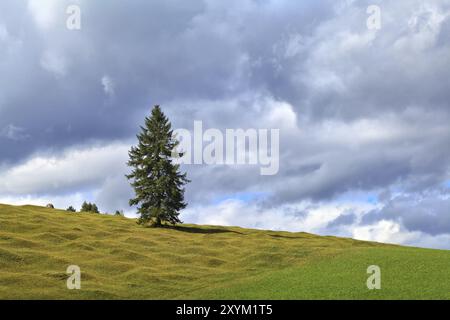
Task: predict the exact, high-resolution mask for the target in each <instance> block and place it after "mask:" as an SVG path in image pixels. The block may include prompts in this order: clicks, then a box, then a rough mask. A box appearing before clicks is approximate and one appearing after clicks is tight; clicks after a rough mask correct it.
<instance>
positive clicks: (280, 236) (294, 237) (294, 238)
mask: <svg viewBox="0 0 450 320" xmlns="http://www.w3.org/2000/svg"><path fill="white" fill-rule="evenodd" d="M268 236H270V237H272V238H282V239H292V240H296V239H307V238H308V237H302V236H282V235H279V234H269V235H268Z"/></svg>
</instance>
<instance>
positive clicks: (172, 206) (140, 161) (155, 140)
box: [127, 106, 189, 227]
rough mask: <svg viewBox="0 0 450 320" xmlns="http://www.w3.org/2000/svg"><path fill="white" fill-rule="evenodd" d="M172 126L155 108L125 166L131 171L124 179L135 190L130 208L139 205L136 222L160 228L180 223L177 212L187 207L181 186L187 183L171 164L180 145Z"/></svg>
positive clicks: (176, 167) (157, 107)
mask: <svg viewBox="0 0 450 320" xmlns="http://www.w3.org/2000/svg"><path fill="white" fill-rule="evenodd" d="M171 127H172V125H171V123H170V122H169V120H168V119H167V117H166V116H165V115H164V113H163V112H162V111H161V108H160V107H159V106H155V107H154V108H153V110H152V112H151V116H150V117H146V118H145V126H141V132H140V133H139V134H138V135H137V138H138V144H137V146H134V147H132V148H131V150H130V152H129V156H130V160H129V161H128V165H129V166H130V167H131V168H132V172H131V174H129V175H127V178H128V179H129V180H130V181H131V186H132V187H133V189H134V191H135V198H133V199H131V200H130V206H134V205H136V206H138V213H139V214H140V218H139V223H140V224H146V223H151V224H153V225H154V226H156V227H159V226H161V225H162V224H163V222H168V223H171V224H176V223H181V221H180V219H179V218H178V215H179V211H180V210H181V209H184V208H185V207H186V205H187V204H186V203H185V202H184V185H185V184H186V183H188V182H189V180H188V179H187V178H186V173H181V172H180V166H179V164H174V163H173V161H172V158H171V157H172V151H174V150H175V148H176V147H177V145H178V144H179V142H178V141H177V140H176V139H175V137H174V135H173V130H172V129H171Z"/></svg>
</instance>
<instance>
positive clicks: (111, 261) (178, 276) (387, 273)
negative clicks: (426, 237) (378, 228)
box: [0, 205, 450, 299]
mask: <svg viewBox="0 0 450 320" xmlns="http://www.w3.org/2000/svg"><path fill="white" fill-rule="evenodd" d="M69 265H78V266H79V267H80V268H81V289H80V290H68V289H67V286H66V281H67V278H68V277H69V275H68V274H67V273H66V270H67V267H68V266H69ZM370 265H378V266H379V267H380V268H381V289H380V290H369V289H368V288H367V286H366V280H367V278H368V277H369V276H370V275H369V274H367V267H368V266H370ZM0 299H450V251H446V250H431V249H420V248H411V247H402V246H395V245H386V244H379V243H373V242H364V241H356V240H352V239H346V238H337V237H323V236H316V235H312V234H307V233H290V232H274V231H262V230H252V229H242V228H237V227H217V226H197V225H181V226H178V227H170V228H169V227H167V228H144V227H142V226H139V225H137V224H136V222H135V221H134V220H132V219H127V218H123V217H120V216H108V215H99V214H91V213H69V212H66V211H60V210H55V209H47V208H41V207H35V206H22V207H14V206H7V205H0Z"/></svg>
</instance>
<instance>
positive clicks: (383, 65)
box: [0, 0, 450, 249]
mask: <svg viewBox="0 0 450 320" xmlns="http://www.w3.org/2000/svg"><path fill="white" fill-rule="evenodd" d="M69 5H77V6H78V7H79V8H80V10H81V29H80V30H70V29H68V28H67V19H68V18H69V16H70V14H68V13H67V8H68V6H69ZM372 5H375V6H378V8H379V9H380V14H381V15H380V17H381V20H380V25H379V26H380V28H378V27H375V28H374V27H373V25H370V23H369V26H372V27H368V19H369V22H370V21H372V22H373V20H370V19H371V18H373V16H372V13H373V12H372V11H370V10H369V13H368V11H367V9H368V7H369V6H372ZM154 104H161V106H162V108H163V111H164V112H165V113H166V114H167V115H168V116H169V118H170V119H171V121H172V124H173V127H174V128H187V129H192V127H193V122H194V121H195V120H201V121H203V126H204V127H206V128H218V129H219V130H225V129H226V128H278V129H280V169H279V172H278V174H277V175H273V176H261V175H260V173H259V167H256V166H249V165H244V166H224V165H215V166H207V165H190V166H184V170H186V171H187V172H188V176H189V178H190V179H191V180H192V183H191V184H190V185H188V187H187V191H186V197H187V200H188V202H189V206H188V208H187V209H186V210H185V211H183V212H182V219H183V220H184V221H185V222H189V223H201V224H221V225H239V226H243V227H255V228H264V229H276V230H290V231H306V232H313V233H318V234H332V235H338V236H348V237H354V238H358V239H367V240H374V241H382V242H392V243H401V244H407V245H414V246H424V247H433V248H446V249H450V148H449V145H450V125H449V124H450V1H449V0H439V1H435V0H430V1H426V2H424V1H422V0H396V1H375V0H370V1H353V0H345V1H344V0H342V1H335V0H333V1H331V0H330V1H307V0H305V1H287V0H286V1H283V0H236V1H214V0H190V1H181V0H180V1H176V0H169V1H167V0H164V1H162V0H159V1H148V0H145V1H144V0H129V1H120V0H108V1H89V0H78V1H77V0H71V1H66V0H14V1H13V0H10V1H1V2H0V147H1V152H0V177H1V179H0V202H1V203H11V204H26V203H27V204H28V203H32V204H44V205H45V204H46V203H48V202H52V203H54V204H55V205H56V206H57V207H60V208H66V207H68V206H69V205H73V206H76V207H78V208H79V206H80V204H81V202H82V201H83V200H88V201H95V202H96V203H97V204H98V205H99V207H100V209H101V210H103V211H110V212H111V211H115V210H116V209H123V210H124V211H125V212H126V213H127V215H128V216H130V217H132V216H133V214H134V210H133V208H129V207H128V199H129V198H130V196H131V195H132V191H131V189H130V187H129V185H128V183H127V181H126V179H125V178H124V174H126V173H127V172H128V169H127V167H126V165H125V163H126V161H127V151H128V150H129V148H130V146H131V145H133V144H134V143H135V142H136V138H135V134H136V133H137V131H138V128H139V125H140V124H142V122H143V117H144V116H146V115H147V114H148V113H149V112H150V108H151V106H152V105H154Z"/></svg>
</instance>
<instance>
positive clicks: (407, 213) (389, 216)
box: [362, 191, 450, 235]
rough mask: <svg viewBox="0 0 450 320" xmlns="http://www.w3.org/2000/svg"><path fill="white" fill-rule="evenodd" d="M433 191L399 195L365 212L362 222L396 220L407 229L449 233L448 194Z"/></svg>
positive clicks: (449, 200) (430, 232)
mask: <svg viewBox="0 0 450 320" xmlns="http://www.w3.org/2000/svg"><path fill="white" fill-rule="evenodd" d="M441 192H442V191H441ZM441 192H435V193H434V194H426V195H422V196H419V195H408V196H399V197H395V198H394V199H392V200H390V201H389V202H387V204H386V205H385V206H384V207H383V208H382V209H380V210H374V211H373V212H371V213H369V214H367V215H366V216H365V217H364V218H363V220H362V223H363V224H370V223H373V222H374V221H378V220H382V219H385V220H391V221H398V222H400V223H402V225H403V226H404V227H405V228H406V229H407V230H409V231H420V232H424V233H427V234H431V235H441V234H448V233H450V214H449V213H450V198H449V196H450V194H449V193H448V192H447V193H441Z"/></svg>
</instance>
